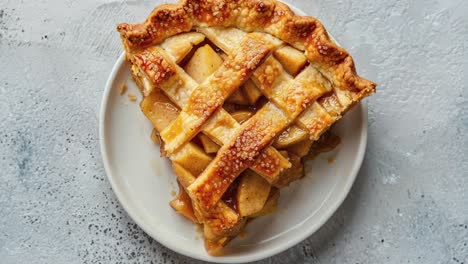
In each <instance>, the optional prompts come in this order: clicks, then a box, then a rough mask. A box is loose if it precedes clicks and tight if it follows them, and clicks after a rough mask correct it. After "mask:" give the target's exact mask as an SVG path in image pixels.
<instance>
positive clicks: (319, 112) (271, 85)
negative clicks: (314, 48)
mask: <svg viewBox="0 0 468 264" xmlns="http://www.w3.org/2000/svg"><path fill="white" fill-rule="evenodd" d="M199 30H200V31H201V32H202V33H203V34H204V35H206V36H207V37H208V38H209V39H210V40H211V41H212V42H213V43H215V44H216V45H217V46H218V47H220V48H221V49H223V51H224V52H226V53H228V54H230V53H232V52H233V49H234V48H235V47H236V46H237V44H236V43H238V42H239V39H242V38H243V37H244V36H245V34H247V33H246V32H243V31H241V30H239V29H236V28H200V29H199ZM290 49H291V48H290V47H288V46H285V47H284V48H282V49H280V50H284V51H283V52H284V53H285V54H291V53H292V52H291V50H290ZM279 53H280V52H279ZM296 56H298V55H296ZM302 56H303V57H304V58H305V56H304V55H302ZM297 61H303V60H302V59H301V58H299V59H297ZM252 79H253V81H254V83H256V84H257V87H258V88H260V90H261V91H262V92H263V94H264V95H265V96H266V97H267V98H268V99H269V100H271V101H272V102H274V103H275V104H276V105H278V106H279V107H281V108H282V109H283V110H285V112H286V113H288V114H289V115H290V116H291V115H293V116H297V113H298V112H300V111H302V110H303V107H301V106H298V105H296V104H297V102H298V101H299V100H296V98H298V97H301V96H303V94H304V93H309V94H312V95H313V94H314V93H315V94H316V95H322V94H323V93H324V92H329V91H331V90H332V86H331V84H330V83H329V81H328V80H327V79H326V78H324V77H323V75H322V74H321V73H320V72H318V71H317V70H316V69H315V68H314V67H313V66H311V65H309V66H306V67H305V69H304V70H302V72H300V73H299V74H298V76H297V77H296V80H295V85H289V86H288V84H289V83H290V82H291V80H292V79H293V77H292V76H291V75H289V74H288V73H287V72H286V71H285V70H284V69H283V66H282V64H281V63H279V62H278V60H277V59H275V57H274V56H270V57H269V58H268V59H267V60H266V61H265V62H264V63H263V64H262V65H261V66H260V67H259V68H258V69H257V70H256V71H255V72H254V73H253V74H252ZM333 90H334V92H340V91H339V89H336V88H335V89H333ZM311 100H312V99H310V98H307V99H305V100H304V101H309V102H310V101H311ZM339 103H340V107H339V108H340V109H341V110H338V111H334V112H331V113H330V114H329V113H328V112H327V111H325V110H324V109H323V108H322V107H321V106H320V104H318V103H315V102H314V103H313V106H312V107H310V108H307V109H306V111H305V113H304V114H303V115H301V116H300V117H299V118H298V120H297V121H296V122H297V123H298V124H299V127H298V128H297V129H299V130H300V129H302V128H301V127H304V128H305V129H307V132H308V133H309V135H310V138H311V139H312V140H317V139H318V138H319V137H320V135H321V134H322V133H323V132H324V131H326V129H327V128H328V127H330V126H331V125H332V124H333V123H334V122H335V121H336V120H337V119H338V118H339V117H338V115H339V114H341V111H344V110H345V109H347V108H348V107H349V105H350V100H349V99H348V98H347V97H343V99H342V100H341V102H339ZM335 112H336V113H335ZM335 114H336V115H335ZM318 121H320V124H319V123H318Z"/></svg>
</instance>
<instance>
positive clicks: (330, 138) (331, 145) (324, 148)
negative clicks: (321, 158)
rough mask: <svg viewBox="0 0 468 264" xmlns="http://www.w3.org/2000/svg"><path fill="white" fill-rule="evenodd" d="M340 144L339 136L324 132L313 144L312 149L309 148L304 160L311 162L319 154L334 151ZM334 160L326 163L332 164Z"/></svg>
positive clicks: (331, 159)
mask: <svg viewBox="0 0 468 264" xmlns="http://www.w3.org/2000/svg"><path fill="white" fill-rule="evenodd" d="M340 142H341V139H340V137H339V136H337V135H335V134H333V133H332V132H330V131H327V132H325V133H324V134H323V135H322V136H320V138H319V139H318V140H317V141H315V142H314V144H313V145H312V147H311V148H310V152H309V154H307V156H305V157H304V158H306V159H309V160H313V159H315V158H316V157H317V156H318V155H319V154H320V153H325V152H330V151H332V150H334V149H335V148H336V147H337V146H338V145H339V144H340ZM333 162H334V158H330V159H329V160H328V163H333Z"/></svg>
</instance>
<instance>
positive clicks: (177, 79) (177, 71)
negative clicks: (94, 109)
mask: <svg viewBox="0 0 468 264" xmlns="http://www.w3.org/2000/svg"><path fill="white" fill-rule="evenodd" d="M162 46H164V44H163V45H162ZM168 51H170V50H168ZM178 56H179V55H177V54H170V55H169V54H167V53H166V52H165V51H164V50H162V49H161V48H159V47H151V48H147V49H144V50H142V51H139V52H137V53H135V54H134V55H133V56H132V58H134V59H133V63H134V64H135V65H138V66H139V67H140V68H141V69H142V73H141V74H143V75H145V76H147V78H146V79H149V80H150V81H149V82H150V83H151V84H150V85H149V87H151V86H156V87H159V88H161V89H162V90H163V91H164V92H165V93H166V94H167V95H168V96H169V97H170V98H171V100H172V101H173V102H174V103H176V104H177V105H178V106H179V107H180V108H183V107H184V106H185V105H186V104H187V103H188V101H189V99H188V98H189V95H190V94H191V93H192V92H193V90H195V89H196V87H197V83H196V82H195V81H194V80H193V79H192V78H191V77H190V76H188V74H187V73H185V71H184V70H183V69H181V68H180V67H179V66H178V65H176V64H175V63H174V62H173V61H171V58H170V57H172V59H174V60H176V61H177V60H179V59H180V58H179V57H178ZM156 73H164V76H163V77H162V75H163V74H156ZM150 89H151V88H146V89H145V90H150ZM238 127H239V124H238V123H237V122H236V120H235V119H233V118H232V117H231V116H230V115H229V114H228V113H227V112H226V111H225V110H224V109H222V108H220V109H219V110H217V111H216V112H215V113H214V115H213V116H212V117H211V119H209V120H208V122H207V123H206V124H205V126H204V127H203V128H202V132H203V133H204V134H206V135H208V136H209V137H210V138H211V139H213V140H214V141H215V142H217V143H218V144H219V145H223V144H224V143H225V142H227V140H229V139H230V138H231V137H232V134H233V133H234V131H235V130H236V129H237V128H238ZM182 148H185V146H182ZM178 152H183V151H182V149H181V150H179V151H178ZM178 152H176V153H175V154H174V155H175V156H177V153H178ZM290 166H291V164H290V163H289V162H288V161H287V159H285V158H284V157H283V156H282V155H281V154H280V153H279V152H278V151H276V150H275V149H274V148H272V147H268V148H267V149H265V150H264V151H263V154H262V156H260V157H259V158H258V159H257V160H256V161H255V163H254V164H253V165H252V166H251V168H252V170H254V171H255V172H257V173H258V174H260V175H261V176H263V177H264V178H265V179H266V180H267V181H269V182H274V181H276V179H277V177H278V176H279V175H280V172H281V171H282V170H283V169H287V168H289V167H290Z"/></svg>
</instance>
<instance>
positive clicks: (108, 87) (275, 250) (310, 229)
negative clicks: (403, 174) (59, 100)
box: [99, 4, 368, 263]
mask: <svg viewBox="0 0 468 264" xmlns="http://www.w3.org/2000/svg"><path fill="white" fill-rule="evenodd" d="M288 6H289V7H290V8H291V9H292V10H293V11H294V12H295V13H297V14H299V15H305V13H304V12H303V11H301V10H299V9H297V8H296V7H294V6H292V5H290V4H288ZM124 58H125V53H124V52H123V53H121V55H120V56H119V58H118V59H117V61H116V62H115V64H114V66H113V67H112V70H111V73H110V75H109V77H108V79H107V81H106V84H105V88H104V92H103V97H102V100H101V106H100V111H99V143H100V152H101V158H102V160H103V164H104V170H105V172H106V176H107V179H108V181H109V182H110V185H111V187H112V190H113V192H114V193H115V196H116V197H117V200H118V201H119V203H120V205H121V206H122V207H123V208H124V210H125V212H126V213H127V214H128V215H129V216H130V218H131V219H132V220H133V221H135V223H136V224H137V225H138V226H139V227H140V228H141V229H142V230H143V231H144V232H145V233H147V234H148V235H150V236H151V237H152V238H153V239H154V240H156V241H157V242H158V243H160V244H161V245H163V246H165V247H167V248H169V249H170V250H172V251H174V252H177V253H179V254H182V255H184V256H186V257H190V258H194V259H198V260H203V261H209V262H215V261H216V262H218V263H245V262H251V261H258V260H261V259H265V258H268V257H271V256H274V255H276V254H279V253H281V252H283V251H285V250H288V249H290V248H291V247H293V246H295V245H297V244H298V243H300V242H302V241H303V240H305V239H307V238H308V237H309V236H311V235H312V234H314V233H315V232H316V231H317V230H318V229H319V228H321V227H322V226H323V225H324V224H325V223H326V222H327V221H328V220H329V219H330V218H331V217H332V215H333V214H334V213H335V212H336V211H337V210H338V208H339V207H340V206H341V205H342V204H343V202H344V200H345V199H346V198H347V197H348V195H349V192H350V191H351V188H352V186H353V184H354V182H355V181H356V178H357V175H358V173H359V170H360V168H361V165H362V163H363V160H364V156H365V152H366V147H367V137H368V131H367V129H368V107H367V102H366V101H361V102H360V103H359V104H357V105H356V106H354V108H360V112H361V113H360V114H361V117H362V122H361V133H360V135H359V138H360V140H361V142H360V144H359V146H358V151H357V154H356V156H355V159H354V162H353V164H352V170H351V172H350V173H349V177H348V180H347V182H346V183H345V186H344V187H343V191H342V192H341V193H342V194H341V195H340V196H339V197H336V199H334V200H335V202H332V204H331V206H329V207H328V208H327V209H325V212H324V213H323V214H322V215H321V217H320V218H319V220H318V221H316V222H315V224H312V225H310V226H305V227H304V229H305V230H304V232H302V233H300V234H299V235H297V236H294V237H292V238H290V239H288V240H286V241H285V243H283V244H280V245H278V246H276V247H272V248H269V249H268V250H264V251H260V252H257V253H252V254H250V255H247V256H236V257H230V256H221V257H212V256H204V255H194V254H192V253H191V252H190V251H188V250H185V248H184V247H177V246H175V245H174V243H171V242H170V241H168V240H167V239H163V238H162V237H159V236H158V235H157V234H155V233H154V232H152V231H151V229H150V228H149V227H147V226H146V225H145V224H144V221H143V220H142V219H140V216H139V215H138V213H136V212H134V211H133V209H132V207H131V206H130V205H129V204H127V201H126V200H125V199H124V196H125V195H124V194H123V191H122V190H121V189H120V187H119V184H118V183H117V182H116V180H115V179H114V178H115V177H114V176H112V169H111V165H110V161H109V154H108V153H107V150H106V136H105V133H106V126H105V123H106V120H107V119H106V112H107V108H108V106H109V98H110V96H109V95H110V92H111V91H112V87H113V86H114V82H115V80H116V78H117V74H118V72H119V70H120V69H121V68H122V66H123V64H124V62H125V59H124Z"/></svg>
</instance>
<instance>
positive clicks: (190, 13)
mask: <svg viewBox="0 0 468 264" xmlns="http://www.w3.org/2000/svg"><path fill="white" fill-rule="evenodd" d="M118 31H119V32H120V35H121V38H122V42H123V46H124V48H125V52H126V58H127V60H128V61H129V62H130V63H131V65H132V68H131V70H132V74H133V77H134V80H135V82H136V83H137V84H138V86H139V87H140V89H141V92H142V94H143V100H142V102H141V105H140V106H141V109H142V111H143V113H144V114H145V115H146V117H147V118H148V119H149V120H150V121H151V123H152V124H153V125H154V131H153V135H152V137H153V138H154V139H155V141H158V142H160V143H161V153H162V155H164V156H166V157H168V158H169V159H170V160H171V161H172V164H173V168H174V172H175V174H176V175H177V180H178V182H179V185H180V192H179V196H178V197H177V198H176V199H174V200H173V201H172V202H171V203H170V205H171V206H172V207H173V208H174V209H175V210H176V211H177V212H179V213H180V214H182V215H183V216H185V217H187V218H188V219H190V220H191V221H193V222H195V223H199V224H202V225H203V234H204V239H205V245H206V248H207V250H208V252H209V253H210V254H213V255H216V254H219V253H220V252H221V251H220V250H221V249H222V247H223V246H224V245H225V244H226V243H227V242H228V241H229V240H231V239H232V238H233V237H235V236H236V235H237V234H239V232H240V231H241V230H242V228H243V227H244V226H245V224H246V221H247V220H248V219H251V218H254V217H258V216H262V215H265V214H267V213H270V212H272V211H274V208H275V205H276V201H277V200H278V197H279V194H280V192H279V189H280V188H281V187H284V186H287V185H288V184H289V183H290V182H292V181H294V180H297V179H299V178H301V177H302V175H303V159H304V157H305V156H306V155H307V154H308V153H309V152H310V150H311V147H312V146H313V145H314V142H317V140H319V138H320V137H321V136H322V135H323V134H324V133H325V132H326V131H327V130H328V129H329V128H330V126H331V125H332V124H333V123H335V122H336V121H337V120H338V119H340V118H341V117H342V115H343V114H344V113H345V112H346V111H348V110H349V109H350V108H351V107H352V106H353V105H354V104H356V103H358V102H359V101H360V100H361V99H362V98H364V97H366V96H368V95H370V94H372V93H373V92H374V90H375V86H376V85H375V84H374V83H373V82H371V81H368V80H366V79H363V78H361V77H359V76H358V75H357V74H356V71H355V68H354V62H353V60H352V58H351V56H350V55H349V54H348V53H347V52H346V51H345V50H344V49H342V48H341V47H339V46H337V45H336V44H335V43H334V42H333V41H332V40H330V38H329V36H328V34H327V32H326V31H325V29H324V27H323V26H322V24H320V22H319V21H317V20H316V19H314V18H312V17H300V16H296V15H295V14H294V13H293V12H292V11H291V10H290V9H289V8H288V7H287V6H286V5H285V4H283V3H280V2H277V1H275V0H240V1H234V0H218V1H214V0H185V1H180V2H179V3H176V4H165V5H161V6H159V7H157V8H156V9H155V10H153V11H152V13H151V14H150V16H149V17H148V18H147V20H146V21H145V22H144V23H141V24H134V25H129V24H120V25H119V26H118ZM315 151H318V150H317V149H315Z"/></svg>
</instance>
